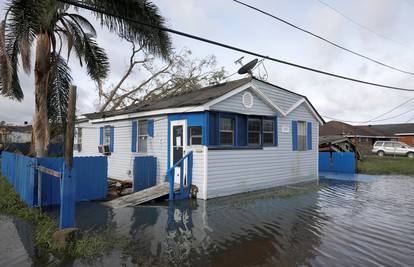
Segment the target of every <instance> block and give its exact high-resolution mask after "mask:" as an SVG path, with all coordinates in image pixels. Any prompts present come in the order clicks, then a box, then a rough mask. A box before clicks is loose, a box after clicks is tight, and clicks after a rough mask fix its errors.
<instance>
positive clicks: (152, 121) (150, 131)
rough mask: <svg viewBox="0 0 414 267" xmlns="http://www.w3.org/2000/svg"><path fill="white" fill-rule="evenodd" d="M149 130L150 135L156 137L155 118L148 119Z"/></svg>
mask: <svg viewBox="0 0 414 267" xmlns="http://www.w3.org/2000/svg"><path fill="white" fill-rule="evenodd" d="M147 124H148V125H147V126H148V127H147V131H148V135H149V136H151V137H154V120H153V119H150V120H148V121H147Z"/></svg>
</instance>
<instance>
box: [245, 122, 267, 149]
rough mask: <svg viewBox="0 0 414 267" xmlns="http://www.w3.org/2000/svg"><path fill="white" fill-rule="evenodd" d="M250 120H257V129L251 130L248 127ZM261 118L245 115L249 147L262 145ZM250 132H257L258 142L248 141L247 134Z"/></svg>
mask: <svg viewBox="0 0 414 267" xmlns="http://www.w3.org/2000/svg"><path fill="white" fill-rule="evenodd" d="M252 121H256V122H259V127H260V128H259V131H251V130H250V129H249V123H250V122H252ZM262 123H263V122H262V119H261V118H255V117H247V146H250V147H258V146H261V145H262V141H263V140H262V139H263V138H262V130H263V127H262V126H263V125H262ZM250 133H254V134H258V136H259V143H250V140H249V139H250V138H249V135H250Z"/></svg>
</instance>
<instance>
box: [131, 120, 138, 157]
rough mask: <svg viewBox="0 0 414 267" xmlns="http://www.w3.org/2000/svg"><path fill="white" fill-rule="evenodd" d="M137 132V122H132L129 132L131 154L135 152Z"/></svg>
mask: <svg viewBox="0 0 414 267" xmlns="http://www.w3.org/2000/svg"><path fill="white" fill-rule="evenodd" d="M137 130H138V123H137V121H133V122H132V130H131V152H137Z"/></svg>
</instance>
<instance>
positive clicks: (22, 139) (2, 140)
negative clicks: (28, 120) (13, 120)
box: [0, 125, 32, 145]
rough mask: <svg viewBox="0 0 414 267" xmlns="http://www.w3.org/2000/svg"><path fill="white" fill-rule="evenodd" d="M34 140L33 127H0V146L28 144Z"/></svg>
mask: <svg viewBox="0 0 414 267" xmlns="http://www.w3.org/2000/svg"><path fill="white" fill-rule="evenodd" d="M31 140H32V126H31V125H25V126H12V125H0V144H3V145H5V144H10V143H27V142H31Z"/></svg>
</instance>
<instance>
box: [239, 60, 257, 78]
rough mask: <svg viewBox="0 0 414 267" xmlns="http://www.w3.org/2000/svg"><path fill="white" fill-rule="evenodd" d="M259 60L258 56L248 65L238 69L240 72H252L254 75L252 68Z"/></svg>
mask: <svg viewBox="0 0 414 267" xmlns="http://www.w3.org/2000/svg"><path fill="white" fill-rule="evenodd" d="M258 61H259V60H258V59H257V58H255V59H253V60H252V61H250V62H249V63H247V64H246V65H243V66H242V67H241V68H240V69H239V70H238V71H237V73H238V74H246V73H248V74H250V75H252V69H253V68H254V66H256V64H257V62H258Z"/></svg>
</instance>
